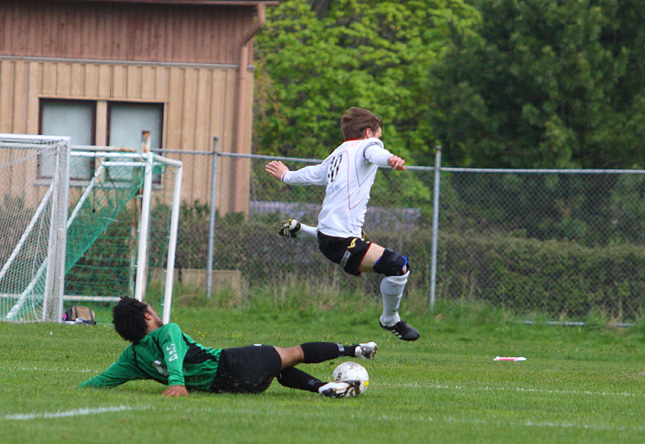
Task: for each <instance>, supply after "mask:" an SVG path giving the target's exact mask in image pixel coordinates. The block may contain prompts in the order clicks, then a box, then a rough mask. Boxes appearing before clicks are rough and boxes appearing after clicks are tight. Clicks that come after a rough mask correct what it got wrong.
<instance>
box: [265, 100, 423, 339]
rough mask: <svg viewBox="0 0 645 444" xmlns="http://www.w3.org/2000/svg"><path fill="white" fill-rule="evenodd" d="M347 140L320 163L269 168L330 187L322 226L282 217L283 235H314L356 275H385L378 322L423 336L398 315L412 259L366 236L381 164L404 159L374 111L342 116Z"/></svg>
mask: <svg viewBox="0 0 645 444" xmlns="http://www.w3.org/2000/svg"><path fill="white" fill-rule="evenodd" d="M341 122H342V125H341V129H342V132H343V136H344V137H345V142H343V143H342V144H341V145H340V146H339V147H338V148H336V149H335V150H334V152H332V153H331V155H330V156H329V157H327V158H326V159H325V160H324V161H323V162H322V163H321V164H319V165H312V166H307V167H304V168H301V169H299V170H297V171H290V170H289V168H287V166H286V165H285V164H283V163H282V162H280V161H272V162H269V163H268V164H267V165H266V167H265V170H266V172H267V173H269V174H270V175H272V176H273V177H275V178H277V179H280V180H281V181H283V182H284V183H286V184H289V185H321V186H326V187H327V191H326V195H325V199H324V201H323V204H322V209H321V211H320V213H319V215H318V226H317V227H311V226H308V225H305V224H302V223H300V222H298V221H296V220H293V219H290V220H288V221H285V222H284V225H283V228H282V229H281V230H280V233H281V235H283V236H288V237H297V238H306V237H316V238H317V239H318V246H319V248H320V251H321V252H322V253H323V254H324V255H325V256H326V257H327V258H328V259H329V260H331V261H332V262H335V263H337V264H339V265H340V266H341V267H342V268H343V270H344V271H345V272H347V273H349V274H352V275H354V276H358V275H360V274H361V272H373V273H380V274H383V275H384V278H383V281H382V282H381V294H382V296H383V314H382V315H381V317H380V319H379V325H380V326H381V327H382V328H384V329H385V330H388V331H391V332H392V333H394V334H395V335H396V336H397V337H399V338H400V339H403V340H404V341H415V340H417V339H419V332H418V331H417V330H415V329H414V328H412V327H411V326H410V325H408V324H407V323H406V322H405V321H403V320H401V318H400V317H399V313H398V310H399V305H400V303H401V297H402V296H403V290H404V288H405V284H406V283H407V281H408V276H409V274H410V270H409V266H408V259H407V258H406V257H405V256H403V255H401V254H399V253H397V252H396V251H393V250H390V249H388V248H384V247H382V246H380V245H378V244H376V243H374V242H370V241H369V240H366V239H365V238H364V236H363V230H362V228H363V223H364V221H365V212H366V211H367V202H368V201H369V198H370V189H371V188H372V185H373V183H374V177H375V176H376V172H377V171H378V167H379V166H383V167H385V166H389V167H391V168H393V169H395V170H401V171H405V160H404V159H402V158H401V157H399V156H395V155H393V154H392V153H390V152H389V151H388V150H386V149H385V148H384V147H383V142H382V141H381V135H382V121H381V118H380V117H378V116H377V115H376V114H374V113H372V112H370V111H368V110H366V109H362V108H356V107H352V108H350V109H349V110H348V111H347V112H346V113H345V114H344V115H343V116H342V118H341Z"/></svg>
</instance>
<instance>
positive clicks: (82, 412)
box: [4, 405, 132, 421]
mask: <svg viewBox="0 0 645 444" xmlns="http://www.w3.org/2000/svg"><path fill="white" fill-rule="evenodd" d="M125 410H132V407H130V406H127V405H119V406H116V407H99V408H95V409H75V410H67V411H60V410H58V411H56V412H45V413H16V414H13V415H6V416H5V417H4V419H5V420H16V421H26V420H30V419H43V418H66V417H70V416H87V415H96V414H101V413H111V412H122V411H125Z"/></svg>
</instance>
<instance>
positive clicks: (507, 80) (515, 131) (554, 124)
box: [429, 0, 645, 168]
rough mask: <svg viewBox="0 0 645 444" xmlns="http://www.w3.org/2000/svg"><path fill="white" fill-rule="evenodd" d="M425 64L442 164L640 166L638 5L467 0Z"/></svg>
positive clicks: (635, 0) (642, 52) (643, 16)
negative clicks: (469, 5) (473, 12)
mask: <svg viewBox="0 0 645 444" xmlns="http://www.w3.org/2000/svg"><path fill="white" fill-rule="evenodd" d="M475 4H476V7H477V9H478V10H479V11H480V12H481V14H482V21H481V24H480V25H479V27H478V28H477V29H475V32H465V31H464V30H463V29H461V30H460V29H457V28H453V30H452V39H451V43H450V46H449V48H448V50H447V51H446V52H445V54H444V55H443V58H442V59H441V60H439V61H437V62H436V63H435V64H434V65H433V67H432V70H431V72H432V75H431V80H432V81H431V84H430V88H429V89H430V90H431V95H432V97H433V98H434V101H435V103H436V107H437V112H435V113H430V114H429V117H430V118H431V121H432V127H433V129H434V130H435V131H436V134H437V136H438V137H439V139H440V140H441V142H442V144H443V145H444V148H445V150H444V158H445V159H446V160H447V161H448V162H449V163H450V164H452V165H462V166H468V165H472V166H477V167H550V168H554V167H555V168H565V167H581V168H631V167H636V166H640V167H643V166H645V150H644V149H643V142H642V140H643V137H644V136H645V106H644V105H645V25H643V24H644V23H645V8H642V2H641V1H640V0H624V1H620V2H616V1H613V0H575V1H574V0H570V1H564V0H497V1H490V0H477V1H475Z"/></svg>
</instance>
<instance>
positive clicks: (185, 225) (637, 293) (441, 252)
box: [177, 153, 645, 323]
mask: <svg viewBox="0 0 645 444" xmlns="http://www.w3.org/2000/svg"><path fill="white" fill-rule="evenodd" d="M216 155H217V156H218V157H229V158H230V159H229V160H230V161H231V162H247V163H248V164H247V165H249V164H250V166H251V195H250V206H249V212H248V214H226V215H218V216H217V218H216V223H215V224H214V227H215V229H214V233H215V236H214V250H213V251H214V254H213V263H212V267H213V269H214V274H213V276H214V277H213V285H214V290H215V291H216V292H221V291H224V292H226V295H227V298H228V299H227V300H228V301H229V302H228V303H230V304H238V303H243V302H244V301H245V300H247V301H248V295H252V294H257V293H266V294H272V295H273V296H272V297H274V298H279V297H280V295H282V294H286V293H287V292H288V291H290V290H293V289H295V290H296V291H300V292H302V293H304V294H308V295H311V304H317V305H320V306H323V307H324V306H328V305H333V304H335V303H336V302H335V301H336V297H335V296H336V295H337V294H339V293H346V294H350V295H351V294H353V295H356V297H367V298H371V299H373V300H374V301H375V302H378V301H380V291H379V284H380V281H381V276H379V275H375V274H371V273H367V274H364V275H363V276H361V277H360V278H355V277H352V276H349V275H347V274H345V273H344V272H342V270H340V268H339V267H338V266H337V265H335V264H332V263H330V262H329V261H328V260H327V259H326V258H325V257H324V256H323V255H322V254H321V253H320V252H319V251H318V247H317V244H316V242H315V241H314V240H313V239H308V240H307V239H305V240H301V239H289V238H283V237H280V236H278V235H277V231H278V228H279V226H280V222H281V221H282V220H283V219H286V218H289V217H290V218H296V219H298V220H300V221H302V222H303V223H306V224H309V225H315V224H316V222H317V214H318V212H319V210H320V205H321V203H322V200H323V197H324V192H325V189H324V187H318V186H309V187H294V186H288V185H285V184H283V183H281V182H279V181H277V180H275V179H274V178H272V177H270V176H269V175H268V174H266V173H265V172H264V166H265V165H266V163H267V162H269V161H270V160H274V159H277V160H282V161H283V162H285V164H287V166H288V167H289V168H291V169H298V168H301V167H303V166H305V165H308V164H314V163H317V162H319V160H316V159H294V158H279V157H270V156H257V155H256V156H253V155H249V156H244V155H238V154H230V153H219V154H216ZM209 163H210V161H208V162H206V161H205V162H202V164H203V165H204V167H206V165H208V164H209ZM437 165H440V158H439V157H438V159H437ZM435 173H438V174H436V175H435ZM438 179H440V180H438ZM215 180H216V178H215ZM437 187H438V188H437ZM435 192H436V196H437V198H436V200H435V199H434V198H433V193H435ZM435 205H436V210H433V207H434V206H435ZM183 207H184V208H183V211H182V217H181V221H180V234H179V236H180V237H179V246H178V256H177V263H178V267H179V268H180V269H181V270H180V273H179V280H180V281H181V280H183V281H184V282H186V276H187V275H186V273H192V270H194V269H202V271H203V269H204V268H205V267H206V263H207V257H208V250H207V246H208V244H209V241H208V217H209V215H208V211H209V208H208V206H207V205H202V204H200V203H199V202H194V203H192V204H191V203H185V204H184V206H183ZM364 228H365V232H366V235H367V237H368V238H369V239H371V240H373V241H374V242H376V243H378V244H380V245H383V246H386V247H388V248H391V249H394V250H396V251H399V252H400V253H402V254H404V255H405V256H407V257H408V258H409V260H410V265H411V270H412V272H411V275H410V279H409V281H408V285H407V287H406V296H405V298H404V302H403V303H404V305H405V306H404V308H403V309H404V310H405V311H409V310H419V311H423V310H425V309H427V308H428V306H429V305H432V304H434V303H435V302H437V301H447V300H461V301H487V302H488V303H491V304H494V305H495V306H498V307H503V308H505V309H508V310H512V311H513V312H516V313H518V314H519V315H520V316H525V317H527V318H536V317H538V316H540V317H544V318H545V319H550V320H560V321H562V320H585V319H589V317H591V316H604V317H605V318H609V319H610V320H612V321H614V322H617V323H620V322H633V321H635V320H636V319H638V318H639V316H641V314H642V313H643V308H644V305H645V297H644V294H645V248H643V247H644V244H645V171H633V170H623V171H617V170H606V171H605V170H603V171H600V170H485V169H459V168H445V167H439V168H435V167H434V166H431V167H418V166H413V167H409V168H408V170H407V171H404V172H401V171H394V170H391V169H387V168H382V169H380V171H379V173H378V174H377V177H376V181H375V183H374V186H373V188H372V193H371V200H370V204H369V206H368V212H367V215H366V222H365V227H364ZM433 228H434V229H433ZM433 246H434V248H433ZM182 274H183V276H182ZM199 285H203V279H202V281H200V283H199Z"/></svg>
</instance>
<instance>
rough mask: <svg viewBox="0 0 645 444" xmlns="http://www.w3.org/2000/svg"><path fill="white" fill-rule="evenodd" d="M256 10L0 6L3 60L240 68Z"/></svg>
mask: <svg viewBox="0 0 645 444" xmlns="http://www.w3.org/2000/svg"><path fill="white" fill-rule="evenodd" d="M253 19H254V9H253V7H252V6H235V7H234V6H226V5H222V6H212V5H210V6H205V5H183V6H179V5H167V4H162V5H153V4H131V3H119V4H109V3H95V2H33V1H29V0H27V1H21V2H0V30H1V31H0V54H2V55H10V56H29V57H52V58H70V59H93V60H128V61H154V62H162V63H163V62H168V63H213V64H238V62H239V60H238V57H239V48H240V45H241V44H242V38H243V35H244V32H245V30H246V29H248V27H249V26H250V25H251V24H252V23H253Z"/></svg>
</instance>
